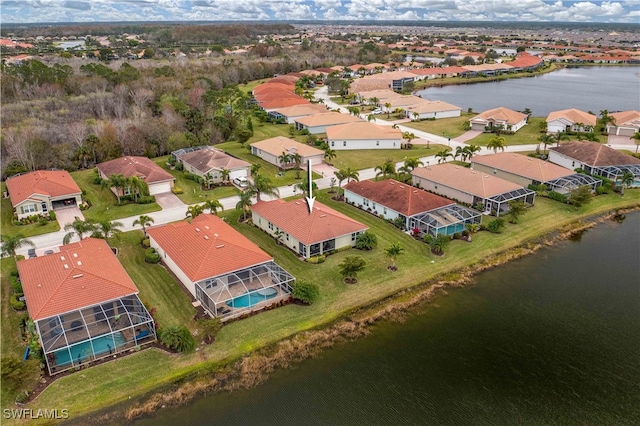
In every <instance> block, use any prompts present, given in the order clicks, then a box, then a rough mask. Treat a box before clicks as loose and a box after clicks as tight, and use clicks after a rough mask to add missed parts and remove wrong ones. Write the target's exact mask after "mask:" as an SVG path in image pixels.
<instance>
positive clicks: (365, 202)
mask: <svg viewBox="0 0 640 426" xmlns="http://www.w3.org/2000/svg"><path fill="white" fill-rule="evenodd" d="M362 204H364V205H365V206H368V205H369V200H367V199H366V198H365V199H364V200H362Z"/></svg>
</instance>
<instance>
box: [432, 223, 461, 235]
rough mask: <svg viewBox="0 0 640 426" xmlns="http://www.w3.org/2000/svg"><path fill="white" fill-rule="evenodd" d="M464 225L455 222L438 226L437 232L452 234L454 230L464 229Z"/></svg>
mask: <svg viewBox="0 0 640 426" xmlns="http://www.w3.org/2000/svg"><path fill="white" fill-rule="evenodd" d="M464 229H465V226H464V223H456V224H454V225H449V226H447V227H446V228H440V229H439V231H440V232H438V233H439V234H445V235H453V234H455V233H456V232H462V231H464Z"/></svg>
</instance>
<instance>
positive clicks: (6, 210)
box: [0, 182, 60, 237]
mask: <svg viewBox="0 0 640 426" xmlns="http://www.w3.org/2000/svg"><path fill="white" fill-rule="evenodd" d="M6 190H7V185H6V184H5V183H4V182H2V185H1V186H0V192H1V193H3V194H4V192H5V191H6ZM0 210H1V212H0V227H1V229H0V232H1V233H2V235H15V234H22V235H24V236H25V237H34V236H36V235H42V234H48V233H49V232H55V231H59V230H60V225H58V221H56V220H50V221H49V222H47V224H46V225H44V226H42V225H40V224H39V223H32V224H31V225H14V224H13V223H11V219H13V206H12V205H11V200H10V199H9V198H2V200H0Z"/></svg>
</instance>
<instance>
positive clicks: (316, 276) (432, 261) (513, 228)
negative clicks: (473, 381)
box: [28, 190, 640, 417]
mask: <svg viewBox="0 0 640 426" xmlns="http://www.w3.org/2000/svg"><path fill="white" fill-rule="evenodd" d="M317 196H318V199H319V201H322V202H323V203H325V204H327V205H329V206H331V207H333V208H335V209H336V210H338V211H340V212H343V213H345V214H348V215H349V216H350V217H353V218H354V219H356V220H359V221H361V222H363V223H365V224H366V225H368V226H369V227H370V228H371V231H372V232H373V233H374V234H376V235H377V237H378V248H377V249H375V250H373V251H371V252H360V251H357V250H355V249H353V250H348V251H346V252H340V253H337V254H334V255H332V256H329V257H328V258H327V260H326V262H324V263H323V264H320V265H311V264H307V263H304V262H301V261H300V260H298V259H297V258H296V256H295V255H294V254H293V253H292V252H290V251H289V250H288V249H286V248H284V247H282V246H278V245H276V244H275V242H274V240H273V238H271V237H269V236H267V235H266V234H265V233H264V232H262V231H260V230H258V229H257V228H254V227H251V226H249V225H246V224H239V223H237V221H236V220H235V218H237V217H238V215H239V212H236V211H230V212H225V216H226V217H227V218H228V222H229V223H230V224H231V225H232V226H233V227H235V228H236V229H238V230H240V232H242V233H243V234H244V235H246V236H247V237H249V238H250V239H252V240H253V241H254V242H256V243H257V244H258V245H259V246H260V247H261V248H262V249H263V250H265V251H266V252H267V253H269V254H271V255H272V256H273V257H274V259H275V260H276V262H277V263H279V264H280V265H281V266H282V267H284V268H285V269H287V270H288V271H289V272H291V273H292V274H293V275H295V276H296V278H297V279H305V280H309V281H311V282H314V283H317V284H318V285H319V286H320V297H319V300H318V301H317V302H316V303H315V304H314V305H312V306H308V307H304V306H299V305H293V304H292V305H287V306H284V307H281V308H278V309H274V310H270V311H266V312H263V313H260V314H259V315H255V316H253V317H250V318H247V319H244V320H241V321H236V322H233V323H230V324H228V325H226V326H225V327H224V328H223V329H222V331H221V332H220V333H219V334H218V336H217V338H216V341H215V343H214V344H212V345H210V346H207V347H205V348H203V349H202V350H200V351H199V352H197V353H194V354H189V355H179V356H176V355H169V354H163V353H160V352H158V351H156V350H145V351H142V352H140V353H138V354H134V355H132V356H128V357H125V358H123V359H121V360H118V361H115V362H110V363H106V364H103V365H99V366H96V367H93V368H89V369H86V370H82V372H81V373H77V374H72V375H70V376H67V377H64V378H63V379H61V380H58V381H56V382H55V383H54V384H53V385H51V386H50V387H49V388H48V389H47V390H46V391H45V392H44V393H42V394H41V395H40V397H39V398H38V400H37V402H35V403H31V404H29V405H28V408H37V407H68V408H69V409H70V411H71V412H72V413H73V416H74V417H76V416H78V415H81V414H86V413H88V412H90V411H94V410H97V409H100V408H102V407H104V406H105V405H110V404H115V403H118V402H123V401H125V400H127V399H128V398H136V397H138V396H141V395H144V394H145V393H147V392H149V391H150V390H152V389H153V388H155V387H158V386H161V385H165V384H169V383H172V382H175V381H176V380H178V379H181V378H185V377H190V376H193V375H195V374H197V372H198V371H207V370H210V369H215V368H218V367H219V366H220V364H221V363H225V362H229V361H231V360H234V359H237V358H239V357H241V356H242V355H244V354H246V353H247V352H249V351H251V350H254V349H257V348H260V347H263V346H265V345H268V344H270V343H273V342H276V341H278V340H281V339H283V338H286V337H289V336H291V335H293V334H295V333H296V332H298V331H301V330H309V329H313V328H317V327H320V326H323V325H326V324H328V323H330V322H331V321H333V320H335V319H337V318H339V317H341V316H343V315H345V314H347V313H348V312H351V311H353V310H354V309H356V308H357V307H359V306H362V305H366V304H369V303H372V302H374V301H376V300H380V299H382V298H384V297H386V296H389V295H391V294H394V293H396V292H398V291H399V290H402V289H405V288H409V287H412V286H415V285H417V284H419V283H422V282H425V281H427V280H430V279H433V278H435V277H438V276H441V275H442V274H445V273H448V272H452V271H455V270H459V269H460V268H462V267H464V266H466V265H471V264H475V263H479V262H482V261H484V260H486V259H491V258H493V257H495V256H496V255H497V254H499V253H500V252H502V251H504V250H507V249H509V248H513V247H515V246H518V245H521V244H523V243H524V242H526V241H531V240H532V239H536V238H537V237H539V236H540V235H544V234H547V233H550V232H553V231H556V230H557V229H559V228H561V227H562V226H564V225H567V224H569V223H572V222H574V221H576V220H578V219H582V218H586V217H588V216H591V215H594V214H598V213H602V212H605V211H608V210H612V209H615V208H621V207H628V206H637V205H639V204H640V190H627V191H626V194H625V196H624V198H622V197H620V196H618V195H605V196H599V197H597V198H596V199H595V200H594V201H593V202H592V203H591V204H589V205H587V206H585V207H582V208H581V209H579V210H577V211H576V210H574V209H573V208H572V207H570V206H567V205H563V204H560V203H558V202H555V201H551V200H548V199H543V198H539V199H538V200H536V206H535V207H534V208H532V209H530V210H529V211H528V212H527V213H526V215H525V216H523V217H522V218H521V220H520V223H519V224H517V225H511V224H507V226H506V228H505V230H504V232H503V233H502V234H490V233H488V232H481V233H478V234H476V235H474V238H473V242H472V243H467V242H464V241H453V242H451V243H450V244H449V246H448V247H447V248H446V249H445V253H446V254H445V256H443V257H437V256H433V255H432V254H431V253H430V252H429V249H428V247H427V245H426V244H424V243H422V242H419V241H416V240H414V239H412V238H411V237H409V236H408V235H406V234H404V233H402V232H400V231H398V230H397V229H395V228H394V227H393V226H391V225H389V224H388V223H386V222H385V221H383V220H381V219H379V218H377V217H374V216H372V215H370V214H368V213H366V212H363V211H361V210H358V209H356V208H354V207H352V206H350V205H347V204H345V203H340V202H335V201H333V200H330V199H329V196H328V195H327V193H326V192H325V191H320V192H318V194H317ZM139 235H140V233H139V231H138V232H137V233H136V235H135V236H133V237H131V238H129V237H126V239H124V240H122V244H123V246H122V247H123V250H129V249H127V248H125V246H126V245H127V244H133V243H137V241H136V240H137V239H138V238H139ZM394 242H400V244H401V245H402V246H403V247H404V248H405V254H404V255H402V256H400V257H399V258H398V261H397V265H398V267H399V270H398V271H397V272H389V271H387V270H386V265H388V260H387V259H386V257H385V256H384V254H383V250H384V248H385V247H387V246H389V245H390V244H391V243H394ZM136 249H137V248H136ZM131 250H134V248H131ZM123 253H126V254H127V257H130V256H136V254H134V253H133V252H131V253H130V252H128V251H123ZM348 255H358V256H362V257H363V258H364V259H365V260H366V262H367V266H366V269H365V270H364V271H363V272H361V273H360V274H359V276H358V279H359V283H358V284H357V285H346V284H344V283H343V282H342V277H341V276H340V275H339V273H338V264H339V263H340V262H341V261H342V260H343V259H344V257H345V256H348ZM121 259H122V257H121ZM123 262H125V263H127V262H129V260H123ZM137 262H139V261H136V262H133V263H131V264H128V263H127V265H125V267H127V269H128V270H129V269H130V268H132V267H135V268H137V267H139V266H144V265H141V264H140V265H139V264H138V263H137ZM134 273H135V272H134ZM139 274H145V272H140V273H139ZM162 280H163V284H162V285H163V286H164V285H167V286H170V285H169V282H166V284H165V283H164V278H163V279H162ZM134 281H136V283H138V282H139V281H140V278H139V277H136V278H134ZM155 281H157V279H154V278H151V279H149V285H152V283H154V282H155ZM139 285H140V287H141V297H142V298H143V299H145V300H146V299H149V298H150V297H151V296H150V295H145V289H143V286H144V284H139ZM153 285H155V284H153ZM167 294H171V292H170V291H169V292H167ZM158 297H159V296H158ZM167 297H170V296H168V295H167V296H162V298H165V299H166V298H167ZM150 303H152V304H153V303H158V304H160V302H152V301H151V302H150ZM166 306H167V308H169V305H168V304H167V305H166ZM180 306H184V305H183V304H181V305H180ZM177 309H183V307H179V308H177ZM173 315H176V318H178V317H179V318H182V320H181V321H188V317H189V316H190V314H189V315H187V314H185V313H181V312H173ZM165 321H168V320H167V319H165Z"/></svg>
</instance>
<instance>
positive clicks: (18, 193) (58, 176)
mask: <svg viewBox="0 0 640 426" xmlns="http://www.w3.org/2000/svg"><path fill="white" fill-rule="evenodd" d="M6 183H7V192H9V197H10V199H11V205H12V206H13V208H14V209H15V213H16V214H17V215H18V219H22V218H24V217H27V216H32V215H42V214H49V212H51V211H53V210H56V209H61V208H65V207H71V206H77V205H80V204H82V190H81V189H80V188H79V187H78V185H77V184H76V182H75V181H74V180H73V178H72V177H71V175H70V174H69V172H67V171H66V170H36V171H35V172H31V173H25V174H22V175H17V176H11V177H9V178H7V181H6Z"/></svg>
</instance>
